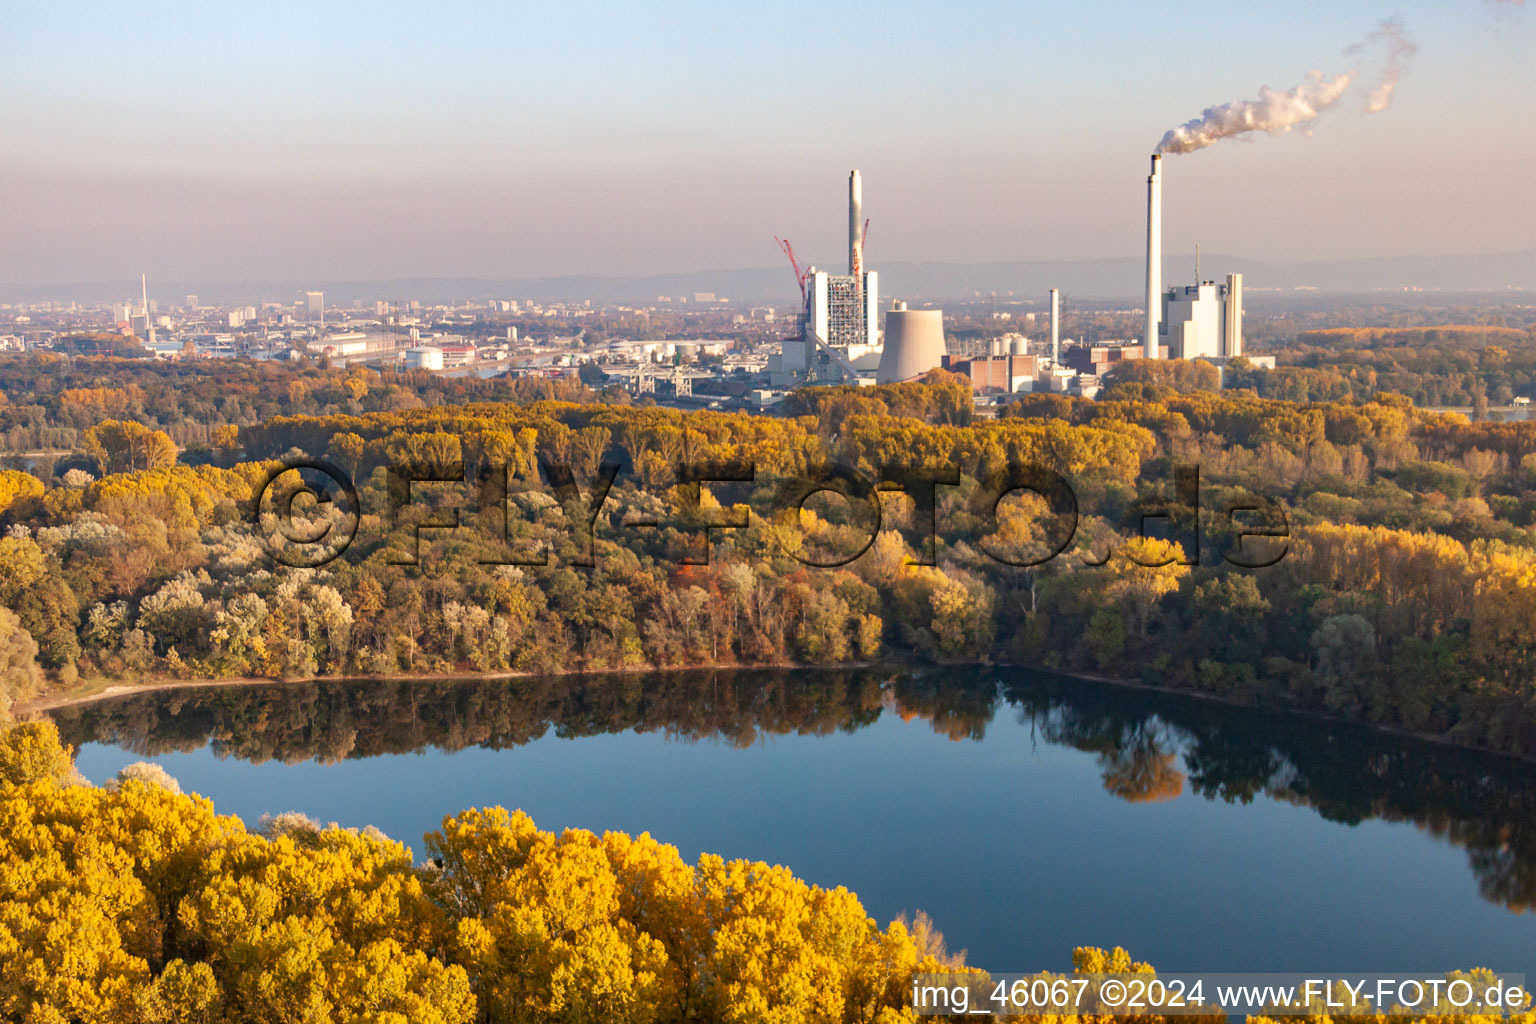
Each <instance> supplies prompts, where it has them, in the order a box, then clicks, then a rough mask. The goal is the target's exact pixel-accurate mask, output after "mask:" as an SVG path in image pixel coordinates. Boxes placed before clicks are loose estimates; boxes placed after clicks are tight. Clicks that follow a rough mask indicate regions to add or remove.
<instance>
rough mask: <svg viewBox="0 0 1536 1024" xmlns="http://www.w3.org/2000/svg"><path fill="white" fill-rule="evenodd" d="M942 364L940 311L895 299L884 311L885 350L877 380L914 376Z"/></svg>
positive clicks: (879, 382) (941, 320)
mask: <svg viewBox="0 0 1536 1024" xmlns="http://www.w3.org/2000/svg"><path fill="white" fill-rule="evenodd" d="M943 364H944V312H943V311H942V310H938V309H908V308H907V304H906V303H905V302H897V303H895V304H893V305H892V306H891V308H890V309H889V310H887V311H886V314H885V352H884V353H883V354H882V355H881V356H880V369H879V371H878V372H877V373H876V375H875V382H876V383H877V384H895V383H898V382H900V381H904V380H915V379H917V378H918V377H921V376H922V375H923V374H925V373H927V372H928V371H929V370H933V369H937V368H938V367H940V366H942V365H943Z"/></svg>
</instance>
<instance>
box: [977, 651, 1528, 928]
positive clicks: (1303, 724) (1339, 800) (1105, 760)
mask: <svg viewBox="0 0 1536 1024" xmlns="http://www.w3.org/2000/svg"><path fill="white" fill-rule="evenodd" d="M1003 695H1004V697H1005V698H1007V699H1008V700H1009V701H1010V702H1012V703H1013V704H1014V705H1016V706H1017V707H1018V708H1019V709H1020V716H1021V719H1022V720H1025V721H1032V722H1034V723H1035V724H1036V725H1037V727H1038V728H1039V730H1040V732H1041V733H1042V735H1044V736H1045V738H1046V739H1047V740H1049V741H1051V742H1057V743H1065V744H1068V745H1070V746H1073V747H1075V748H1077V749H1080V750H1086V751H1091V752H1094V753H1096V754H1098V756H1099V762H1100V764H1101V765H1102V766H1105V768H1106V771H1105V775H1104V778H1105V788H1106V789H1108V790H1109V791H1110V792H1113V793H1116V795H1125V796H1127V797H1128V798H1134V797H1133V794H1140V793H1149V792H1156V787H1155V786H1154V787H1152V788H1151V789H1147V788H1144V787H1145V783H1146V780H1149V779H1152V778H1154V772H1155V769H1156V767H1157V762H1158V761H1159V760H1160V759H1162V758H1166V760H1165V761H1162V762H1161V763H1163V764H1165V765H1167V766H1168V767H1169V768H1170V769H1171V768H1172V765H1173V763H1174V759H1173V758H1172V757H1170V756H1169V755H1171V754H1174V753H1178V754H1182V757H1183V762H1184V769H1185V770H1186V771H1187V772H1188V780H1187V781H1188V783H1189V788H1190V790H1191V791H1192V792H1194V793H1197V794H1199V795H1201V796H1203V797H1205V798H1207V799H1220V800H1224V801H1227V802H1240V803H1248V802H1250V801H1252V800H1253V798H1254V797H1255V796H1256V795H1259V794H1264V795H1266V796H1269V797H1271V798H1272V799H1276V800H1282V801H1285V802H1288V803H1293V804H1296V805H1298V806H1303V807H1308V808H1310V809H1312V810H1313V811H1315V812H1316V813H1318V814H1319V815H1321V816H1322V817H1324V818H1326V819H1327V820H1329V821H1336V822H1340V823H1344V824H1350V825H1353V824H1358V823H1359V822H1362V821H1367V820H1372V819H1375V820H1382V821H1389V822H1397V821H1402V822H1412V823H1413V824H1415V825H1416V826H1417V827H1419V828H1420V829H1422V830H1424V831H1425V832H1427V833H1429V834H1430V835H1433V836H1435V837H1437V838H1440V839H1444V840H1446V841H1448V842H1452V843H1455V844H1456V845H1459V846H1462V847H1464V848H1465V849H1466V851H1467V859H1468V864H1469V866H1470V867H1471V869H1472V872H1473V875H1474V876H1475V877H1476V878H1477V881H1478V888H1479V891H1480V892H1481V893H1482V895H1483V897H1484V898H1485V899H1488V900H1489V901H1491V902H1494V903H1498V904H1502V905H1503V906H1505V907H1507V908H1509V909H1511V910H1514V911H1517V912H1518V911H1524V910H1526V909H1529V908H1531V907H1533V906H1536V767H1533V766H1531V765H1529V764H1526V763H1524V762H1519V761H1515V760H1513V759H1510V758H1504V757H1498V756H1492V755H1485V754H1480V753H1478V752H1475V751H1467V750H1458V749H1456V748H1454V747H1448V746H1444V745H1441V744H1436V743H1430V742H1425V741H1420V740H1415V739H1411V738H1406V737H1398V736H1392V735H1389V734H1385V733H1380V732H1375V731H1372V730H1369V729H1364V728H1359V727H1355V726H1350V725H1346V724H1343V723H1338V722H1332V721H1328V720H1323V719H1318V718H1315V717H1307V716H1299V715H1284V714H1278V713H1274V712H1268V711H1263V710H1261V709H1257V708H1235V707H1231V706H1228V705H1224V704H1219V703H1216V702H1213V701H1206V700H1200V699H1197V698H1191V697H1180V696H1174V695H1168V694H1160V693H1152V692H1147V691H1137V690H1129V689H1125V688H1122V687H1113V686H1104V685H1098V684H1092V683H1087V682H1082V681H1079V680H1072V679H1064V678H1062V677H1059V676H1047V675H1043V674H1035V673H1031V674H1028V675H1021V676H1019V677H1017V678H1013V677H1009V678H1007V679H1006V680H1005V682H1004V684H1003ZM1121 766H1125V767H1124V769H1122V768H1121ZM1122 778H1123V779H1125V780H1129V781H1130V782H1131V783H1132V784H1131V785H1130V786H1129V788H1128V790H1127V791H1126V792H1120V791H1119V790H1118V789H1117V787H1119V786H1120V785H1121V784H1122V783H1121V780H1122ZM1138 784H1140V785H1138Z"/></svg>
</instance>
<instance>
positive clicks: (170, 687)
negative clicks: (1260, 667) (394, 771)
mask: <svg viewBox="0 0 1536 1024" xmlns="http://www.w3.org/2000/svg"><path fill="white" fill-rule="evenodd" d="M946 665H948V667H952V668H953V667H962V666H963V667H967V668H1006V669H1024V670H1028V671H1035V672H1046V673H1050V674H1052V675H1057V676H1061V677H1063V678H1066V679H1077V680H1081V681H1083V682H1089V683H1095V684H1098V685H1103V686H1114V687H1119V688H1122V689H1126V690H1131V691H1136V692H1142V693H1156V694H1160V695H1162V696H1167V697H1184V698H1189V699H1192V700H1201V701H1207V702H1209V703H1213V704H1219V705H1221V706H1223V707H1229V708H1236V709H1246V710H1249V711H1257V712H1260V713H1262V714H1266V715H1294V716H1300V717H1303V718H1309V719H1312V720H1314V721H1319V722H1332V723H1335V724H1338V725H1346V726H1355V727H1358V728H1363V729H1369V730H1371V731H1372V732H1377V733H1383V734H1385V735H1389V736H1397V737H1400V738H1403V739H1412V740H1419V741H1422V742H1426V743H1433V744H1435V745H1437V746H1441V747H1447V748H1449V749H1452V750H1464V751H1467V752H1468V753H1472V754H1479V755H1482V756H1485V757H1499V758H1505V759H1507V760H1510V761H1517V762H1519V763H1520V764H1524V765H1536V757H1527V756H1525V755H1523V754H1516V753H1513V752H1511V751H1508V750H1497V749H1495V748H1493V747H1485V746H1480V745H1477V744H1472V743H1460V742H1457V741H1456V740H1453V739H1450V738H1448V737H1446V736H1442V735H1437V734H1435V733H1425V732H1414V731H1413V730H1411V729H1404V728H1402V727H1400V726H1395V725H1386V724H1383V723H1380V722H1370V721H1366V720H1364V719H1358V718H1345V717H1342V716H1340V715H1333V714H1329V713H1328V712H1326V711H1317V710H1314V709H1311V708H1297V707H1276V706H1266V705H1261V704H1251V703H1245V702H1242V701H1237V700H1232V699H1230V698H1228V697H1223V696H1220V695H1218V694H1214V693H1202V692H1200V691H1199V690H1181V689H1177V688H1174V687H1171V686H1159V685H1157V684H1155V683H1144V682H1141V681H1140V680H1137V679H1131V678H1128V677H1121V676H1107V675H1102V674H1100V673H1097V672H1071V671H1066V670H1064V669H1055V668H1046V667H1044V666H1041V665H1026V664H1022V663H1019V662H1010V661H1000V662H955V663H947V662H935V663H933V664H932V665H931V666H930V665H927V664H926V663H925V665H923V666H919V667H935V668H943V667H945V666H946ZM913 667H914V666H912V665H906V664H898V663H890V662H881V661H853V662H844V663H842V664H838V665H800V664H795V663H793V662H765V663H754V664H750V665H667V666H654V665H645V666H637V667H628V668H602V669H567V670H563V671H557V672H527V671H521V670H512V669H508V670H505V671H501V672H453V673H441V672H411V673H405V674H401V675H388V676H381V675H344V676H302V677H298V678H294V679H269V678H263V677H260V676H232V677H229V678H227V679H156V680H153V681H150V682H146V683H143V684H138V685H135V684H129V683H111V684H108V685H107V686H105V687H104V688H102V689H99V690H85V691H82V690H81V688H79V687H76V688H75V689H74V690H70V691H65V692H64V693H59V694H54V695H45V696H42V697H35V698H32V699H30V700H25V701H18V702H17V703H16V704H15V705H13V706H12V707H11V717H12V718H13V719H14V720H16V721H22V720H26V719H35V718H37V717H39V716H44V715H47V714H48V713H49V712H51V711H59V710H62V709H64V708H75V707H85V706H88V705H91V704H98V703H101V702H103V701H108V700H113V699H115V698H118V697H131V696H137V695H141V694H152V693H169V692H172V691H175V690H183V689H191V690H212V689H219V688H222V687H233V686H292V685H299V684H305V683H383V682H415V683H425V682H441V681H448V680H460V681H479V682H497V681H504V680H512V679H534V678H556V679H562V678H580V677H585V676H625V675H677V674H682V673H685V672H724V671H731V672H770V671H784V670H793V671H799V672H841V671H853V670H859V669H879V670H890V671H909V670H911V669H912V668H913Z"/></svg>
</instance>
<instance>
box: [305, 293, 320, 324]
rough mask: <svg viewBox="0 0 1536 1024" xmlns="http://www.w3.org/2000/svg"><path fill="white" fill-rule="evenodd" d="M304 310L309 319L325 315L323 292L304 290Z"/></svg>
mask: <svg viewBox="0 0 1536 1024" xmlns="http://www.w3.org/2000/svg"><path fill="white" fill-rule="evenodd" d="M304 311H305V312H306V313H308V314H309V317H310V319H311V320H315V319H319V318H321V317H323V316H325V292H305V293H304Z"/></svg>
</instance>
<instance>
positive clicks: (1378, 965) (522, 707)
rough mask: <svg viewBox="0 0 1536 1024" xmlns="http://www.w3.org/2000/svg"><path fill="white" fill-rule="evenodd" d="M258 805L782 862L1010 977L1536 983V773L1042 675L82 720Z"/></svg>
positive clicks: (156, 705)
mask: <svg viewBox="0 0 1536 1024" xmlns="http://www.w3.org/2000/svg"><path fill="white" fill-rule="evenodd" d="M57 718H58V720H59V723H60V727H61V729H62V730H63V732H64V733H65V737H66V739H67V740H69V741H70V742H72V743H75V744H77V745H79V746H80V754H79V767H80V770H81V771H82V772H84V773H85V774H86V775H87V776H88V777H89V778H91V779H92V780H94V781H98V782H99V781H103V780H105V779H107V778H110V777H111V776H112V775H113V774H114V773H115V772H116V771H117V770H118V769H119V768H121V767H122V766H123V765H125V764H128V763H131V762H133V761H137V760H152V761H155V762H158V763H160V764H162V765H163V766H164V767H165V768H166V770H168V771H169V772H170V773H171V774H172V775H174V776H175V777H176V778H177V779H179V780H180V782H181V785H182V787H183V788H184V789H188V790H192V791H196V792H199V793H203V794H205V795H207V796H209V797H211V798H212V799H213V800H214V802H215V804H216V806H217V807H218V809H219V810H220V811H222V812H225V813H233V814H238V815H239V816H240V817H242V818H243V819H245V820H246V822H247V823H248V824H253V825H254V824H255V823H256V821H257V820H258V819H259V818H260V817H261V816H262V815H263V814H269V813H279V812H282V811H288V810H297V811H302V812H304V813H305V814H308V815H310V816H311V817H314V818H317V819H319V820H321V821H336V822H339V823H341V824H343V825H349V826H361V825H365V824H374V825H377V826H378V827H380V828H382V829H383V830H384V831H385V832H386V833H388V834H389V835H391V836H393V837H395V838H397V839H400V840H402V841H404V842H406V843H407V844H409V845H410V846H411V847H412V848H413V850H414V851H415V852H416V854H417V855H418V856H421V855H422V852H423V846H422V843H421V836H422V834H423V833H424V832H426V831H429V830H431V829H435V828H437V827H438V825H439V823H440V821H441V819H442V816H443V815H444V814H447V813H452V812H455V811H458V810H460V809H463V808H465V807H471V806H483V805H490V804H501V805H503V806H505V807H508V808H519V807H520V808H522V809H523V810H525V811H527V812H528V813H529V814H530V815H532V816H533V818H534V820H535V821H536V822H537V823H538V824H539V825H540V826H541V827H543V828H545V829H563V828H570V827H574V828H586V829H592V830H594V831H598V832H601V831H603V830H622V831H626V832H643V831H649V832H651V833H652V834H653V835H655V836H656V837H658V838H659V839H662V840H663V841H665V842H669V843H672V844H675V845H676V846H677V847H678V848H679V849H680V850H681V852H682V854H683V856H684V857H686V858H689V859H692V858H696V857H697V856H698V855H699V853H701V852H704V851H711V852H716V853H720V854H722V855H724V856H726V857H746V858H751V859H754V860H765V861H769V862H774V863H782V864H786V865H788V866H789V867H790V868H792V869H793V870H794V871H795V872H796V874H798V875H800V876H802V877H804V878H806V879H808V880H810V881H813V882H816V883H819V884H822V885H828V886H831V885H845V886H847V887H848V888H850V889H852V890H854V891H855V892H857V893H858V894H859V895H860V897H861V898H862V900H863V902H864V905H865V907H866V909H867V910H868V911H869V912H870V913H871V915H872V916H874V917H876V918H878V919H879V920H880V921H881V922H882V923H883V922H884V921H886V920H889V919H890V918H892V917H894V916H895V915H897V914H899V913H903V912H905V913H908V914H910V913H911V912H913V911H915V910H923V911H926V912H927V913H928V914H929V915H930V916H931V917H932V918H933V919H934V921H935V922H936V924H937V925H938V926H939V927H940V928H941V929H942V930H943V931H944V933H945V935H946V936H947V938H948V939H949V943H950V946H951V947H952V948H959V947H963V948H966V949H968V950H969V954H970V955H969V961H970V962H971V963H974V964H978V965H980V966H983V967H986V968H989V969H991V970H994V971H1010V972H1022V971H1033V970H1039V969H1042V968H1052V969H1061V968H1064V967H1067V966H1069V964H1070V957H1071V951H1072V948H1073V947H1074V946H1077V945H1085V944H1092V945H1101V946H1113V945H1121V946H1124V947H1126V948H1127V949H1129V950H1130V951H1131V952H1132V953H1133V954H1134V955H1136V956H1137V957H1138V958H1142V959H1146V960H1149V961H1151V962H1152V963H1154V964H1155V965H1157V966H1158V967H1159V968H1161V969H1163V970H1168V971H1196V970H1201V971H1238V970H1262V971H1304V970H1325V969H1326V970H1331V971H1345V970H1349V971H1434V972H1443V971H1446V970H1449V969H1453V968H1465V967H1472V966H1486V967H1490V968H1493V969H1495V970H1501V971H1523V972H1527V973H1530V974H1532V975H1536V914H1531V913H1525V912H1523V911H1525V910H1527V909H1528V908H1529V907H1530V906H1531V904H1532V901H1533V898H1536V770H1533V769H1531V768H1530V767H1528V766H1526V765H1523V764H1520V763H1516V762H1512V761H1507V760H1504V759H1500V758H1494V757H1485V756H1477V755H1472V754H1468V753H1464V752H1457V751H1453V750H1449V749H1446V748H1443V747H1439V746H1436V745H1433V744H1427V743H1420V742H1416V741H1410V740H1403V739H1398V738H1392V737H1384V736H1380V735H1376V734H1373V733H1370V732H1368V731H1364V730H1358V729H1353V728H1348V727H1343V726H1339V725H1334V724H1330V723H1323V722H1319V721H1316V720H1312V719H1305V718H1297V717H1292V716H1281V715H1275V714H1270V713H1266V712H1261V711H1256V710H1250V709H1242V710H1239V709H1231V708H1225V707H1221V706H1218V705H1214V704H1210V703H1207V702H1202V701H1198V700H1192V699H1183V698H1172V697H1166V696H1162V695H1153V694H1146V693H1140V692H1135V691H1129V690H1124V689H1119V688H1115V687H1106V686H1100V685H1097V684H1091V683H1084V682H1079V681H1073V680H1064V679H1061V678H1057V677H1052V676H1047V675H1042V674H1038V673H1029V672H1023V671H996V670H993V671H980V670H978V671H974V672H956V671H953V670H946V671H944V672H915V673H900V674H893V673H876V672H799V673H770V672H735V673H697V674H688V675H681V676H679V675H666V676H653V677H652V676H647V677H621V678H612V677H601V678H589V679H575V680H572V679H564V680H560V679H549V680H514V681H510V682H483V681H444V682H431V683H419V682H416V683H361V684H358V683H352V684H340V683H337V684H320V685H308V684H305V685H291V686H276V685H268V686H255V687H241V688H211V689H201V690H184V691H179V692H176V693H173V694H156V695H150V694H146V695H143V696H139V697H128V698H119V699H117V700H113V701H110V702H103V703H100V704H97V705H92V706H88V707H81V708H76V709H66V710H63V711H60V712H59V713H58V714H57Z"/></svg>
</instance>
